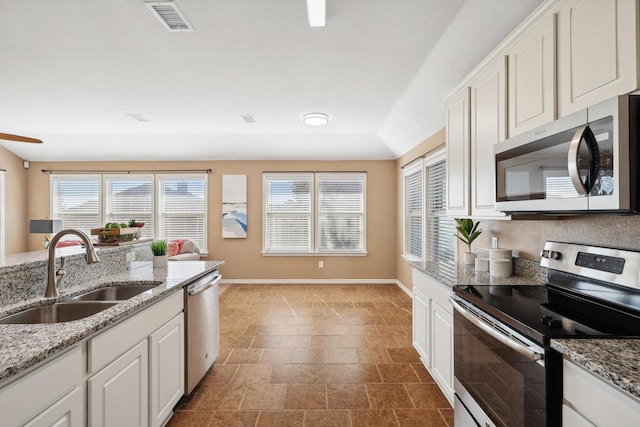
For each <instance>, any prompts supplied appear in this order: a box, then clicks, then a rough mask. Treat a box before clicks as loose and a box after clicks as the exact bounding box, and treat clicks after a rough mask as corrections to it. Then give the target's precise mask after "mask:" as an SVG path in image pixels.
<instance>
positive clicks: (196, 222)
mask: <svg viewBox="0 0 640 427" xmlns="http://www.w3.org/2000/svg"><path fill="white" fill-rule="evenodd" d="M206 196H207V175H206V174H166V175H154V174H104V175H103V174H90V175H79V174H78V175H76V174H66V175H59V174H52V175H51V217H52V218H56V219H61V220H63V224H64V227H65V228H77V229H79V230H81V231H83V232H85V233H86V234H90V233H91V229H92V228H100V227H102V226H104V224H105V223H107V222H119V223H128V222H129V220H131V219H135V220H136V221H142V222H144V223H145V225H144V227H143V228H142V237H143V238H154V239H190V240H192V241H193V242H194V243H195V244H196V245H197V246H198V247H199V248H200V249H201V251H202V252H203V253H206V251H207V230H206V222H207V221H206V218H207V199H206ZM65 237H66V236H65ZM69 238H70V239H75V237H74V236H69Z"/></svg>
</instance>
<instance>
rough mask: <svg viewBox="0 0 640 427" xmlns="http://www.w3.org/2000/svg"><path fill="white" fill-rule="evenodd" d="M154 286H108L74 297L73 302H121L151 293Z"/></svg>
mask: <svg viewBox="0 0 640 427" xmlns="http://www.w3.org/2000/svg"><path fill="white" fill-rule="evenodd" d="M156 286H158V285H157V284H156V285H110V286H107V287H105V288H100V289H94V290H93V291H89V292H87V293H85V294H82V295H78V296H77V297H74V298H73V300H74V301H123V300H127V299H129V298H133V297H135V296H137V295H140V294H141V293H143V292H151V290H152V289H153V288H155V287H156Z"/></svg>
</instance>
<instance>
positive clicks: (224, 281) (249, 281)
mask: <svg viewBox="0 0 640 427" xmlns="http://www.w3.org/2000/svg"><path fill="white" fill-rule="evenodd" d="M220 283H221V284H238V285H275V284H283V285H287V284H301V285H344V284H347V285H348V284H385V285H387V284H392V285H396V286H398V287H399V288H400V290H402V292H404V293H405V294H407V295H409V297H411V298H413V292H412V291H411V290H410V289H409V288H407V287H406V286H405V285H404V283H402V282H401V281H399V280H397V279H222V280H220Z"/></svg>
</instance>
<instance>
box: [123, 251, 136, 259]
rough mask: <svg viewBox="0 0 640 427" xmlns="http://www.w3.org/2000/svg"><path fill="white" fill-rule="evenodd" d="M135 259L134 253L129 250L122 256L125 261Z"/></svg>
mask: <svg viewBox="0 0 640 427" xmlns="http://www.w3.org/2000/svg"><path fill="white" fill-rule="evenodd" d="M135 260H136V253H135V252H133V251H131V252H127V254H126V255H125V256H124V261H125V262H131V261H135Z"/></svg>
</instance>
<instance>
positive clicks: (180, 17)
mask: <svg viewBox="0 0 640 427" xmlns="http://www.w3.org/2000/svg"><path fill="white" fill-rule="evenodd" d="M145 4H146V5H147V7H148V8H149V10H150V11H151V12H152V13H153V15H154V16H155V17H156V18H158V20H159V21H160V22H161V23H162V25H164V27H165V28H166V29H167V31H171V32H177V31H193V27H192V26H191V24H189V22H188V21H187V18H186V17H185V16H184V14H183V13H182V11H181V10H180V9H178V6H177V5H176V4H175V3H173V2H172V1H152V2H145Z"/></svg>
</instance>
